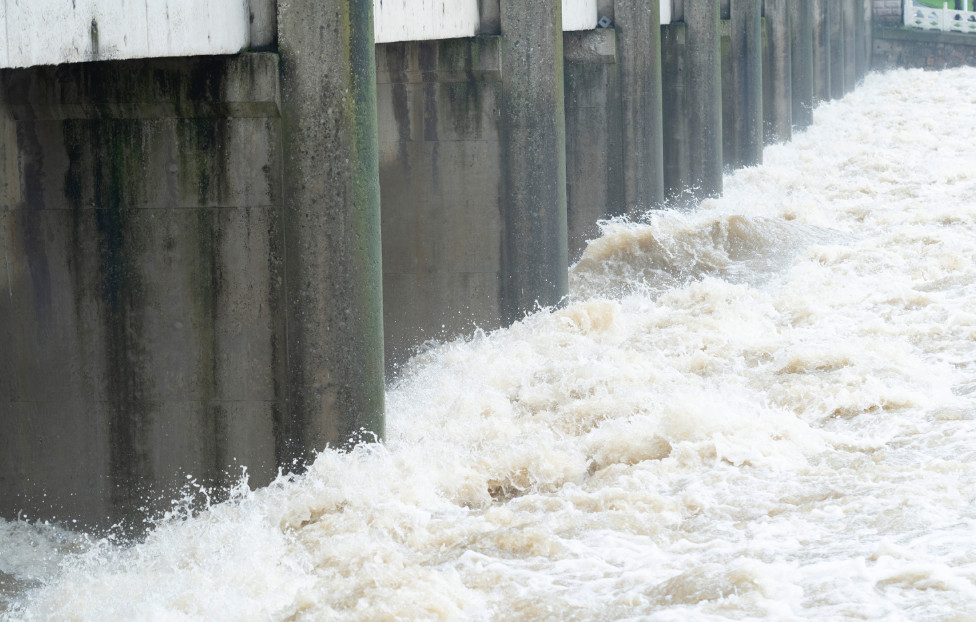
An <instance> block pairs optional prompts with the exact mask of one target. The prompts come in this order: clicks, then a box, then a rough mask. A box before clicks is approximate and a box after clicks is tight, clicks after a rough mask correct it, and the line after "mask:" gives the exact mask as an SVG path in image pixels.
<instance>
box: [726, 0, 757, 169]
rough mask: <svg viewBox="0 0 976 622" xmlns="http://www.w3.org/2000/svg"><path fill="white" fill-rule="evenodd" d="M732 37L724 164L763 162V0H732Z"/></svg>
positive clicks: (732, 165)
mask: <svg viewBox="0 0 976 622" xmlns="http://www.w3.org/2000/svg"><path fill="white" fill-rule="evenodd" d="M729 15H730V18H729V23H728V28H729V38H728V43H727V44H724V43H723V46H722V47H723V50H722V51H723V54H722V91H723V98H722V99H723V105H722V109H723V119H722V127H723V129H724V141H723V145H722V150H723V160H724V165H725V166H728V167H732V168H738V167H742V166H755V165H757V164H760V163H762V153H763V70H762V0H731V3H730V7H729Z"/></svg>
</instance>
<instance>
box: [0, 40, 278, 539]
mask: <svg viewBox="0 0 976 622" xmlns="http://www.w3.org/2000/svg"><path fill="white" fill-rule="evenodd" d="M0 93H2V100H0V111H2V113H3V115H2V116H0V118H3V119H4V121H3V122H2V123H0V131H2V132H3V137H4V139H3V140H2V141H0V145H2V148H0V153H2V160H0V174H2V177H0V179H2V186H0V188H2V190H3V192H2V194H0V199H2V201H3V204H2V205H0V236H2V237H0V255H2V260H3V261H4V263H5V264H6V268H5V269H4V270H2V271H0V291H2V292H3V296H2V298H0V361H2V363H0V365H2V367H0V371H2V373H3V381H2V382H0V386H2V387H3V388H2V389H0V400H2V402H0V410H2V415H3V425H4V432H3V434H2V435H0V514H2V515H3V516H7V517H12V516H16V515H17V514H18V512H21V511H23V512H24V513H25V515H26V516H29V517H35V518H55V519H57V518H62V519H68V518H70V519H72V520H77V521H78V524H79V525H88V526H100V527H105V526H108V525H112V524H114V523H116V522H118V521H121V520H128V521H129V523H128V525H129V526H130V528H132V529H136V528H137V526H138V524H139V521H140V520H142V519H143V518H144V517H145V516H146V515H147V514H148V515H152V514H154V513H156V512H159V511H161V510H164V509H168V508H169V505H168V500H169V499H170V498H172V497H173V496H178V495H180V494H181V493H180V488H181V487H182V486H184V485H185V483H186V480H185V475H192V476H193V477H194V478H195V481H196V482H197V483H199V484H201V485H206V486H223V485H226V484H228V483H232V482H234V481H236V480H237V478H239V477H240V476H241V474H242V469H243V468H244V467H247V469H248V473H249V475H250V480H251V483H252V484H253V485H262V484H265V483H267V482H269V481H271V479H272V478H273V477H274V476H275V474H276V472H277V467H278V464H279V463H281V455H280V451H281V447H282V446H284V445H285V443H286V440H287V439H285V438H283V437H282V435H281V433H280V431H281V430H282V418H283V416H284V412H285V400H284V396H283V395H282V393H281V389H280V387H283V386H284V385H285V375H284V348H283V346H284V343H285V330H284V329H285V327H284V322H283V321H282V294H283V291H282V285H281V278H280V276H281V273H282V267H283V265H282V258H283V248H282V242H281V237H280V231H281V213H280V210H279V208H278V202H279V197H280V193H281V184H280V179H279V177H278V176H277V172H278V171H279V170H280V168H281V161H280V159H279V158H280V150H279V148H278V144H279V142H280V126H279V120H278V110H279V95H278V94H279V91H278V59H277V56H275V55H273V54H246V55H240V56H233V57H228V58H222V57H198V58H193V59H161V60H159V59H157V60H144V61H117V62H105V63H81V64H72V65H64V66H59V67H38V68H31V69H15V70H3V71H0Z"/></svg>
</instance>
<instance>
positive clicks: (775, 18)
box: [763, 0, 793, 144]
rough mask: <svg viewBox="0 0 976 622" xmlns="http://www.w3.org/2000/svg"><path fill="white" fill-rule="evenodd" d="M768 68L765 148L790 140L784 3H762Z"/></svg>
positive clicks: (788, 43) (776, 0)
mask: <svg viewBox="0 0 976 622" xmlns="http://www.w3.org/2000/svg"><path fill="white" fill-rule="evenodd" d="M765 6H766V11H765V18H766V45H767V47H768V51H767V54H766V58H767V59H768V67H767V66H764V67H763V71H764V75H765V78H764V80H765V81H766V84H764V85H763V92H764V97H765V99H764V101H763V118H764V121H765V130H764V132H763V135H764V138H765V142H766V143H767V144H772V143H778V142H784V141H787V140H789V139H790V137H791V136H792V127H793V77H792V71H793V69H792V67H793V64H792V55H791V51H792V47H793V46H792V34H791V30H790V5H789V3H788V2H787V0H765Z"/></svg>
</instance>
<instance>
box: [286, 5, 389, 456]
mask: <svg viewBox="0 0 976 622" xmlns="http://www.w3.org/2000/svg"><path fill="white" fill-rule="evenodd" d="M372 14H373V2H372V0H316V1H315V2H301V3H300V2H292V3H287V4H281V5H280V6H279V13H278V49H279V54H280V56H281V75H282V85H281V86H282V93H283V97H282V128H283V132H284V133H283V146H282V149H283V153H284V157H283V163H282V164H283V181H284V196H283V201H284V203H283V215H284V223H283V225H282V226H283V231H284V254H285V270H284V283H285V292H284V297H285V308H286V318H285V321H286V328H287V342H286V344H285V345H286V348H287V374H288V385H287V386H288V396H287V399H288V402H287V409H286V414H285V418H284V420H283V421H282V422H281V425H282V426H283V434H282V436H283V438H284V439H285V441H286V445H285V447H283V448H280V449H279V454H280V456H281V458H282V459H283V460H284V461H285V462H286V463H287V462H289V461H294V460H297V461H299V462H301V461H304V460H307V459H309V458H310V457H311V456H312V455H313V454H314V452H315V451H317V450H321V449H323V448H325V446H326V445H332V446H343V445H345V444H347V443H350V442H356V441H357V440H374V439H376V438H382V435H383V399H384V391H385V388H384V366H383V297H382V291H383V288H382V282H383V281H382V268H381V244H382V242H381V237H380V187H379V160H378V154H377V126H376V123H377V120H376V119H377V116H376V60H375V52H374V46H373V19H372Z"/></svg>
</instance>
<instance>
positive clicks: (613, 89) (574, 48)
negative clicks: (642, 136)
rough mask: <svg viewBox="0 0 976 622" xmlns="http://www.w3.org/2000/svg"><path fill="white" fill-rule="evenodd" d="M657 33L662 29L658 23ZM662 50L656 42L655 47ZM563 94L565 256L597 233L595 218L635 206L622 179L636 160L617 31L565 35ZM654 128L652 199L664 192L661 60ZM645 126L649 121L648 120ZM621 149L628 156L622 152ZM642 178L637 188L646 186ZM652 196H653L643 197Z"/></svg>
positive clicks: (572, 254)
mask: <svg viewBox="0 0 976 622" xmlns="http://www.w3.org/2000/svg"><path fill="white" fill-rule="evenodd" d="M658 32H660V28H658ZM658 49H660V46H658ZM563 53H564V58H565V64H564V72H565V85H566V88H565V93H566V220H567V227H568V232H569V259H570V261H575V260H577V259H579V257H580V255H581V254H582V253H583V250H584V249H585V248H586V242H587V241H588V240H592V239H595V238H597V237H598V235H599V227H598V226H597V222H598V221H599V220H602V219H604V218H609V217H613V216H621V215H623V214H626V213H627V212H628V208H632V206H634V205H636V203H635V202H632V201H628V200H627V199H626V191H627V190H626V188H627V186H626V184H625V179H626V175H627V174H628V172H631V173H632V172H633V170H632V168H633V166H634V165H635V162H636V160H637V158H636V157H632V152H631V151H629V150H628V149H626V148H625V147H624V146H623V145H624V143H626V141H627V137H628V136H629V135H630V134H629V132H627V131H625V129H624V124H623V116H624V114H625V110H624V108H625V107H624V104H623V103H622V102H621V99H622V98H623V94H622V92H621V86H620V82H621V81H620V64H619V63H618V62H617V59H618V58H619V57H620V55H619V54H618V53H617V31H616V30H615V29H613V28H601V29H599V30H591V31H583V32H567V33H565V34H564V35H563ZM657 70H658V74H657V82H658V90H657V93H658V105H657V107H656V108H652V109H651V110H652V111H656V115H655V116H656V118H657V121H656V123H657V130H656V132H653V133H652V134H653V135H654V140H653V141H652V145H654V146H655V148H654V149H653V151H654V157H655V158H656V160H657V164H655V165H654V166H653V167H652V168H653V169H655V170H656V171H657V173H656V175H657V179H658V180H657V181H655V182H654V184H653V185H652V186H651V187H652V188H657V190H656V191H655V193H654V195H653V196H654V198H653V201H654V202H653V203H651V205H656V204H657V203H659V202H660V200H661V197H660V196H658V195H662V196H663V192H664V190H663V183H664V182H663V180H662V176H663V168H662V167H663V163H662V162H661V160H662V159H663V156H662V155H661V134H660V132H661V127H660V117H661V107H660V63H658V64H657ZM646 121H647V123H646V125H651V124H653V123H652V120H650V119H647V120H646ZM625 154H626V155H627V157H624V156H625ZM646 182H647V180H646V179H644V180H641V184H640V185H641V187H642V188H644V189H645V190H647V186H646V185H645V184H646ZM647 200H648V201H650V200H651V199H647Z"/></svg>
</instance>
